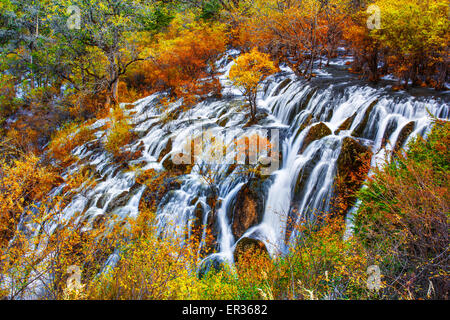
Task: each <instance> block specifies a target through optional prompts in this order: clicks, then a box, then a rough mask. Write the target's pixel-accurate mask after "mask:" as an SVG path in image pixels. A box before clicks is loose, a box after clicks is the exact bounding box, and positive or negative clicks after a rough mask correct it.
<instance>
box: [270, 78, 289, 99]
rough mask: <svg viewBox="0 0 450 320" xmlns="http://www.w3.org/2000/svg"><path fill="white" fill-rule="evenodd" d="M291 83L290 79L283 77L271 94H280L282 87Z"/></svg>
mask: <svg viewBox="0 0 450 320" xmlns="http://www.w3.org/2000/svg"><path fill="white" fill-rule="evenodd" d="M289 83H291V79H289V78H287V79H284V80H283V81H282V82H281V83H280V84H279V85H278V86H277V88H276V89H275V90H274V92H273V93H272V96H273V97H275V96H277V95H279V94H280V92H281V90H283V89H284V88H286V86H287V85H288V84H289Z"/></svg>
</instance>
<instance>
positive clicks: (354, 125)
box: [54, 53, 449, 263]
mask: <svg viewBox="0 0 450 320" xmlns="http://www.w3.org/2000/svg"><path fill="white" fill-rule="evenodd" d="M231 54H236V53H231ZM217 64H218V66H219V67H221V68H222V70H221V71H222V72H223V75H222V76H221V78H220V80H221V82H222V85H223V97H222V98H221V99H214V98H212V97H211V98H208V99H206V100H205V101H203V102H201V103H199V104H197V105H195V106H194V107H193V108H192V109H191V110H189V111H188V112H184V113H181V114H180V115H179V116H178V117H177V118H176V119H173V120H170V119H166V120H165V121H163V120H164V119H162V118H163V117H162V116H161V114H160V112H159V109H158V108H156V106H157V104H158V102H159V101H160V99H161V98H162V97H163V96H164V94H163V93H160V94H154V95H152V96H149V97H147V98H145V99H142V100H139V101H137V102H136V103H134V104H133V105H127V106H122V107H123V108H124V109H125V110H126V111H127V112H128V114H129V115H130V116H131V118H132V122H133V126H134V130H135V132H136V133H137V135H138V136H139V138H138V139H137V140H136V141H134V142H133V143H132V144H131V145H129V146H127V149H128V150H130V151H136V150H138V149H139V148H141V149H142V150H143V152H142V154H141V156H140V157H139V158H138V159H136V160H134V161H131V162H130V163H128V166H129V167H140V168H141V170H147V169H155V170H163V165H164V164H165V163H167V161H171V160H170V157H172V156H173V155H176V154H179V153H180V152H182V151H183V150H185V147H186V143H187V142H188V141H190V140H189V139H190V138H192V137H198V136H199V134H203V138H204V140H205V141H204V149H203V150H202V151H201V152H200V154H201V155H202V156H203V155H206V154H210V153H211V148H214V146H215V145H214V143H213V142H211V141H210V140H211V139H210V140H208V139H205V136H206V135H205V132H207V133H208V135H209V137H215V138H216V140H215V141H216V142H217V141H218V140H220V141H222V142H223V144H224V145H231V144H232V142H233V141H235V140H236V139H241V138H243V137H250V136H252V135H254V134H259V135H267V134H268V132H270V131H271V130H272V132H277V135H276V137H278V141H273V142H275V143H278V148H279V152H280V154H281V156H282V161H281V162H280V165H279V168H276V170H274V172H273V174H272V175H271V176H270V177H268V178H267V179H266V181H265V185H266V186H267V187H266V188H265V189H264V188H263V189H262V190H265V191H264V194H263V195H262V198H263V201H262V203H263V208H264V209H263V210H262V212H260V214H261V219H260V221H259V223H257V224H253V225H252V226H251V227H249V228H248V229H247V230H245V232H244V234H243V235H241V237H240V238H242V237H250V238H255V239H258V240H261V241H263V242H264V243H265V244H266V246H267V248H268V250H269V252H270V254H272V255H273V254H280V253H283V252H286V251H287V250H288V249H289V243H290V242H292V240H293V239H294V238H295V236H296V233H295V232H292V233H288V228H287V225H288V224H287V220H288V218H292V219H293V220H294V222H298V221H299V219H300V218H301V217H310V218H311V219H313V217H314V212H327V211H328V210H329V209H330V206H331V203H330V202H331V199H332V197H333V184H334V181H335V177H336V172H337V159H338V157H339V155H340V153H341V148H342V144H343V140H344V139H345V138H346V137H351V138H352V139H355V140H356V141H357V142H358V143H359V144H361V145H364V146H367V147H370V148H371V150H372V152H373V154H374V156H373V157H372V165H380V164H382V163H383V160H384V159H385V156H386V155H387V154H389V152H390V151H391V150H392V149H393V148H394V146H396V145H400V146H404V145H405V144H406V143H407V142H408V141H409V140H410V139H411V138H412V137H414V136H416V135H417V134H421V135H424V134H426V133H427V132H428V130H429V129H430V124H431V121H432V120H431V118H430V117H429V114H432V115H434V116H435V117H438V118H444V119H448V118H449V103H448V102H449V99H448V94H446V93H441V94H439V95H438V94H436V93H435V92H434V91H431V90H428V89H416V90H415V91H413V92H412V93H411V92H409V93H407V92H397V93H395V92H392V90H390V85H392V83H390V82H389V81H388V80H385V81H382V83H381V84H380V85H379V86H370V85H368V84H367V83H364V82H362V81H361V80H358V79H356V77H354V76H353V75H350V74H348V73H347V72H346V71H345V70H344V67H343V66H342V65H343V61H340V60H336V61H335V62H334V63H332V64H331V65H330V66H329V67H327V68H325V69H324V71H322V72H321V73H320V74H319V75H318V76H317V77H316V78H314V79H313V80H312V81H310V82H306V81H304V80H300V79H296V77H295V76H294V74H293V73H292V72H291V71H290V70H289V69H288V68H283V69H282V72H280V73H279V74H277V75H274V76H271V77H269V78H268V79H266V80H265V81H264V83H263V84H262V86H261V90H260V93H259V97H258V107H259V113H260V114H264V116H263V117H260V118H259V122H258V123H257V124H255V125H252V126H246V123H247V120H248V117H247V115H246V112H247V110H246V109H243V106H244V104H245V100H244V98H243V96H242V95H241V94H240V92H239V91H238V90H237V89H236V88H233V87H232V86H231V85H230V84H229V83H228V82H227V80H226V76H227V73H228V71H229V69H230V67H231V65H232V62H229V60H228V59H227V57H224V58H223V59H222V60H221V61H219V62H218V63H217ZM180 103H181V102H177V103H174V104H173V105H172V106H171V107H170V108H172V109H173V110H175V109H176V108H177V107H178V106H179V105H180ZM105 121H106V120H99V121H97V122H96V123H95V124H93V126H92V127H93V128H97V129H98V131H97V132H96V135H97V140H100V141H101V140H102V139H105V131H104V130H103V128H102V127H103V125H104V124H105ZM319 123H322V124H323V125H325V126H326V127H328V129H329V130H330V131H331V134H328V135H326V136H324V137H321V138H320V139H318V140H314V141H312V142H310V143H309V144H308V145H307V146H306V145H305V139H307V137H308V132H309V131H310V130H311V128H313V127H314V126H316V125H318V124H319ZM344 124H346V126H343V125H344ZM339 128H341V130H339ZM352 134H353V135H352ZM273 137H274V135H273V134H272V138H273ZM169 142H170V143H171V144H170V146H171V148H169V149H170V150H169V151H170V152H167V150H166V149H167V146H168V144H169ZM73 153H74V154H75V155H77V156H78V157H79V159H80V160H79V162H78V163H76V164H74V165H73V166H72V167H71V168H69V169H68V171H67V174H69V173H70V172H73V171H74V170H77V169H78V168H79V167H80V165H81V164H83V165H89V166H90V167H92V168H95V171H96V175H97V176H98V183H97V184H96V186H95V187H94V188H93V189H86V190H83V192H81V191H80V193H79V194H78V195H77V196H75V197H74V199H73V200H72V202H71V203H70V204H69V205H68V206H67V207H66V208H65V209H64V212H63V215H64V217H65V218H69V217H71V216H73V215H74V214H75V213H76V212H79V213H82V214H83V217H84V218H85V219H89V221H94V220H95V219H96V218H97V217H98V216H102V215H105V216H109V215H112V214H115V215H118V216H119V217H127V216H131V217H135V216H136V215H137V214H138V212H139V210H138V206H139V203H140V201H141V199H142V197H143V195H144V194H145V186H142V185H139V184H137V183H136V175H137V173H136V171H133V170H122V168H121V165H120V164H118V163H116V162H115V161H114V159H113V157H112V156H111V155H110V154H108V153H107V152H106V151H104V150H103V148H101V147H95V141H91V142H89V143H86V144H85V145H83V146H80V147H78V148H76V149H75V150H74V151H73ZM160 156H163V157H162V159H159V158H160ZM204 159H205V157H199V161H198V163H197V164H196V165H195V166H194V168H193V170H192V171H191V172H190V173H189V174H186V175H183V176H181V177H179V179H178V181H179V185H178V186H177V187H176V188H174V189H173V190H170V191H169V192H167V194H166V195H165V196H164V198H163V199H162V200H161V201H160V204H159V206H158V210H157V221H158V227H159V231H160V232H161V233H162V234H178V235H180V236H182V232H183V230H185V229H186V228H189V227H190V226H191V224H192V220H193V219H194V218H195V217H196V214H197V215H198V212H199V211H200V212H201V213H202V214H201V217H202V223H203V224H204V225H207V224H208V222H209V221H211V219H212V220H213V224H214V225H215V226H216V232H217V248H216V249H217V252H218V253H217V254H215V255H214V256H215V257H220V258H221V259H223V260H227V261H232V260H233V250H234V247H235V245H236V243H237V242H238V241H239V238H235V236H234V234H236V232H234V231H233V223H232V219H234V218H233V214H234V213H233V210H234V207H235V206H236V198H237V197H238V195H239V192H240V190H241V189H242V188H243V187H244V186H245V185H246V183H247V180H246V177H245V176H243V175H240V174H238V173H237V169H236V168H235V167H234V166H233V163H232V161H231V160H232V157H231V158H227V157H224V158H223V159H221V161H216V162H214V163H209V162H207V161H205V160H204ZM158 160H161V161H158ZM205 176H208V179H205ZM211 180H212V181H214V185H215V187H214V188H215V189H214V190H215V193H216V194H215V195H214V194H213V195H212V194H211V186H210V184H209V183H208V182H207V181H211ZM299 181H300V182H301V184H300V185H301V186H302V187H301V188H297V185H299ZM60 190H62V186H61V187H60V188H58V189H57V190H55V191H54V193H55V195H56V194H57V193H58V192H60ZM212 196H216V198H217V200H218V201H217V208H215V209H216V211H215V212H213V208H211V201H209V200H210V198H211V197H212ZM353 211H354V210H353ZM211 215H214V216H211ZM286 240H287V241H286ZM108 261H109V262H108V263H111V261H117V255H116V256H114V257H113V258H110V259H109V260H108Z"/></svg>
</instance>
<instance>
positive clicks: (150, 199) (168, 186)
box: [138, 173, 181, 210]
mask: <svg viewBox="0 0 450 320" xmlns="http://www.w3.org/2000/svg"><path fill="white" fill-rule="evenodd" d="M157 174H158V173H156V174H155V178H156V176H157ZM159 174H161V173H159ZM138 185H140V184H138ZM180 188H181V181H180V179H179V178H178V177H177V176H167V177H164V178H163V179H162V183H161V182H160V183H158V184H157V185H155V186H152V187H148V188H146V189H145V191H144V194H143V195H142V198H141V200H140V203H139V209H140V210H141V208H142V207H143V205H144V204H146V205H150V207H157V206H158V205H159V204H160V202H162V200H163V199H164V198H166V195H167V194H168V193H170V192H171V191H174V190H178V189H180Z"/></svg>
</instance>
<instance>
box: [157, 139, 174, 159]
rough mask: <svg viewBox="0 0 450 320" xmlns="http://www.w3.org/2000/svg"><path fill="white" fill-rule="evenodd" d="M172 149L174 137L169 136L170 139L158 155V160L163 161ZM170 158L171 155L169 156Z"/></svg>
mask: <svg viewBox="0 0 450 320" xmlns="http://www.w3.org/2000/svg"><path fill="white" fill-rule="evenodd" d="M171 151H172V139H170V138H169V141H168V142H167V144H166V146H165V148H164V149H163V150H161V153H160V154H159V157H158V162H161V160H162V159H163V158H164V157H165V156H166V155H168V154H169V153H170V152H171ZM169 158H170V157H169Z"/></svg>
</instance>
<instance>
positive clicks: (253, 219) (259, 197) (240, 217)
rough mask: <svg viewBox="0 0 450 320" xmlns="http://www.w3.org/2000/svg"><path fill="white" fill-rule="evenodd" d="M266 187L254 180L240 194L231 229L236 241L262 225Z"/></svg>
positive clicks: (237, 198)
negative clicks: (253, 228)
mask: <svg viewBox="0 0 450 320" xmlns="http://www.w3.org/2000/svg"><path fill="white" fill-rule="evenodd" d="M265 193H266V190H265V187H264V183H263V182H262V181H261V180H259V179H252V180H251V181H250V182H249V183H247V184H246V185H244V186H243V187H242V189H241V190H240V191H239V192H238V194H237V195H236V199H235V204H234V209H233V213H232V222H231V229H232V233H233V236H234V237H235V239H239V238H240V237H241V236H242V235H243V234H244V233H245V231H247V230H248V229H249V228H251V227H252V226H254V225H256V224H259V223H261V221H262V219H263V215H264V206H265Z"/></svg>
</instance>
